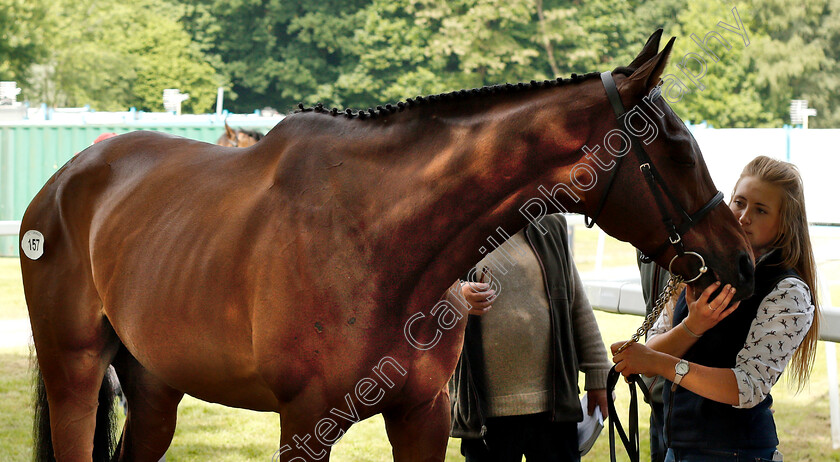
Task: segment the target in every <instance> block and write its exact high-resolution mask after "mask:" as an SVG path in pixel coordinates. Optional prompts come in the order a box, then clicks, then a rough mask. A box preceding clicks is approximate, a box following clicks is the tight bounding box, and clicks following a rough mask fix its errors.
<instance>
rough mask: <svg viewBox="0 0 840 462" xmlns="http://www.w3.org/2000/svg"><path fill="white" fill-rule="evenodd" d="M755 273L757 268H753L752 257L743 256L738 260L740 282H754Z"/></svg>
mask: <svg viewBox="0 0 840 462" xmlns="http://www.w3.org/2000/svg"><path fill="white" fill-rule="evenodd" d="M754 273H755V267H753V263H752V260H751V259H750V256H749V255H747V254H741V257H740V258H739V259H738V277H739V278H740V282H741V283H742V284H743V283H747V282H750V281H752V279H753V276H754Z"/></svg>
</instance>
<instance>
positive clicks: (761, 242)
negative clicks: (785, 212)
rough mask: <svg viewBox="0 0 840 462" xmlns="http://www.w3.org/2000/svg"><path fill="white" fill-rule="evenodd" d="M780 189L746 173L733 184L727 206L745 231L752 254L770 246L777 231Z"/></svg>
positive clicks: (764, 251)
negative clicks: (735, 185) (732, 192)
mask: <svg viewBox="0 0 840 462" xmlns="http://www.w3.org/2000/svg"><path fill="white" fill-rule="evenodd" d="M781 207H782V191H781V190H779V188H778V187H776V186H773V185H771V184H769V183H765V182H764V181H761V180H759V179H758V178H756V177H753V176H745V177H743V178H742V179H741V181H740V182H738V186H737V187H735V193H734V194H733V195H732V200H731V201H730V202H729V208H730V209H731V210H732V213H734V214H735V218H736V219H738V222H739V223H741V227H742V228H743V229H744V231H745V232H746V233H747V240H749V242H750V245H751V246H752V250H753V253H754V254H755V258H758V257H760V256H761V255H764V254H765V253H766V252H767V251H769V250H770V248H769V247H770V244H772V243H773V241H775V240H776V237H777V236H778V235H779V226H780V223H781Z"/></svg>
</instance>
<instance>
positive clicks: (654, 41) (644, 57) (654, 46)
mask: <svg viewBox="0 0 840 462" xmlns="http://www.w3.org/2000/svg"><path fill="white" fill-rule="evenodd" d="M661 38H662V29H657V30H656V32H654V33H653V34H651V36H650V37H648V39H647V43H645V46H644V48H642V51H641V52H640V53H639V56H636V59H634V60H633V62H632V63H630V64H629V65H627V67H628V68H630V69H633V70H634V71H635V70H636V69H638V68H639V67H641V66H642V64H644V63H646V62H648V61H649V60H650V59H651V58H653V57H654V56H656V52H657V51H659V39H661Z"/></svg>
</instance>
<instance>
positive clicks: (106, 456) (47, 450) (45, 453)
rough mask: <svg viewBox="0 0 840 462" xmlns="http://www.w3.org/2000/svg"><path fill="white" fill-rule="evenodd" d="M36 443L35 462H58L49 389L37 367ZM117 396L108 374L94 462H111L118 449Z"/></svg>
mask: <svg viewBox="0 0 840 462" xmlns="http://www.w3.org/2000/svg"><path fill="white" fill-rule="evenodd" d="M34 385H35V421H34V428H33V436H34V440H35V454H34V456H35V457H34V460H35V461H36V462H55V453H54V451H53V445H52V432H51V431H50V405H49V403H48V402H47V388H46V386H45V385H44V377H43V376H42V375H41V369H40V368H39V367H38V365H37V362H36V364H35V384H34ZM115 399H116V392H115V390H114V384H113V382H112V381H111V378H110V376H109V374H107V373H106V374H105V377H104V378H103V379H102V385H101V386H100V388H99V406H98V407H97V409H96V432H95V434H94V436H93V461H94V462H109V461H110V460H111V455H112V454H113V452H114V448H115V446H116V428H117V415H116V408H115V403H114V401H115Z"/></svg>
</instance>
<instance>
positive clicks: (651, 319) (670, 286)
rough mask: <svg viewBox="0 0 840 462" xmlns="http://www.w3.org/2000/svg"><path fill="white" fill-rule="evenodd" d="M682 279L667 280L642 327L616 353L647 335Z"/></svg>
mask: <svg viewBox="0 0 840 462" xmlns="http://www.w3.org/2000/svg"><path fill="white" fill-rule="evenodd" d="M682 282H683V278H682V276H679V275H674V274H671V278H670V279H668V283H667V284H665V288H664V289H663V290H662V293H661V294H659V297H658V298H657V299H656V304H654V305H653V309H652V310H651V312H650V314H648V315H647V316H645V321H644V322H643V323H642V325H641V326H640V327H639V328H638V329H636V333H635V334H633V336H632V337H630V340H628V341H627V342H626V343H624V345H621V347H619V349H618V351H616V353H621V352H622V351H624V350H625V349H626V348H627V347H629V346H630V345H631V344H633V343H636V342H638V341H639V339H640V338H642V336H643V335H645V334H647V332H648V331H649V330H650V328H651V327H653V323H655V322H656V319H657V318H659V315H660V314H661V313H662V309H663V308H665V305H666V304H667V303H668V301H669V300H671V297H673V295H674V292H676V291H677V288H678V287H679V285H680V284H682Z"/></svg>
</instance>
